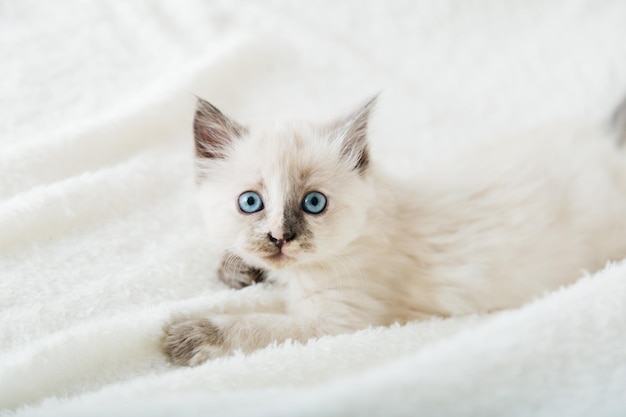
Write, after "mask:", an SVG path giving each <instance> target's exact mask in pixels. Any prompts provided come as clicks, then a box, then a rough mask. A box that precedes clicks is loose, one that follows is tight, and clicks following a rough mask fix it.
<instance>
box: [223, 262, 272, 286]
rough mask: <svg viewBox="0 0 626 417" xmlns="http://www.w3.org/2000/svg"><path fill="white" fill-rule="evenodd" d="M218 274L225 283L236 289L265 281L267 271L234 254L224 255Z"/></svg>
mask: <svg viewBox="0 0 626 417" xmlns="http://www.w3.org/2000/svg"><path fill="white" fill-rule="evenodd" d="M217 275H218V277H219V279H220V280H221V281H222V282H223V283H224V284H226V285H228V286H229V287H231V288H236V289H240V288H243V287H247V286H248V285H252V284H254V283H255V282H263V281H265V271H263V270H262V269H259V268H254V267H252V266H249V265H247V264H246V263H244V262H243V260H242V259H241V258H239V257H238V256H235V255H232V254H227V255H226V256H224V259H223V260H222V265H221V266H220V269H219V271H217Z"/></svg>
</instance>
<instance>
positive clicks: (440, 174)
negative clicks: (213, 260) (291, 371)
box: [164, 98, 626, 365]
mask: <svg viewBox="0 0 626 417" xmlns="http://www.w3.org/2000/svg"><path fill="white" fill-rule="evenodd" d="M375 101H376V99H375V98H374V99H372V100H370V101H369V102H367V103H366V104H365V105H363V106H362V107H360V108H359V109H358V110H357V111H355V112H354V113H352V114H351V115H349V116H348V117H346V118H344V119H342V120H340V121H338V122H334V123H328V124H321V125H316V124H312V123H290V124H269V125H258V126H249V127H248V126H243V125H240V124H238V123H237V122H235V121H233V120H231V119H229V118H228V117H226V116H225V115H224V114H222V113H221V112H220V111H219V110H218V109H217V108H215V107H214V106H212V105H211V104H209V103H208V102H206V101H204V100H202V99H199V101H198V107H197V111H196V114H195V120H194V135H195V145H196V162H197V173H198V183H199V184H198V185H199V187H198V200H199V204H200V208H201V210H202V211H203V213H204V215H205V220H206V223H207V224H208V230H209V233H210V234H211V236H212V239H213V240H214V242H215V243H216V245H217V246H219V248H220V250H222V251H223V256H224V258H223V259H224V260H223V262H222V266H221V269H220V272H219V276H220V278H221V279H222V280H223V281H224V282H226V283H227V284H229V285H231V286H233V287H236V288H240V287H242V286H246V285H249V284H251V283H254V282H257V281H262V280H264V279H265V278H266V277H267V278H268V280H269V281H271V282H272V283H273V284H272V285H268V289H267V290H268V291H270V292H271V294H274V295H277V297H278V300H279V301H278V302H276V303H274V304H272V303H266V304H265V305H263V306H257V307H255V306H246V308H247V310H248V312H244V311H243V310H242V312H240V313H232V314H209V315H206V316H197V317H187V318H183V319H179V320H176V321H174V322H173V323H171V324H169V325H168V326H167V328H166V335H165V341H164V349H165V351H166V353H167V355H168V356H169V358H170V359H171V361H172V362H173V363H175V364H181V365H195V364H199V363H201V362H203V361H205V360H207V359H210V358H215V357H218V356H222V355H226V354H228V353H230V352H232V351H233V350H235V349H241V350H243V351H244V352H250V351H253V350H255V349H259V348H262V347H265V346H267V345H268V344H270V343H272V342H274V341H276V342H283V341H285V340H287V339H292V340H297V341H300V342H306V341H307V340H309V339H311V338H315V337H319V336H322V335H333V334H338V333H344V332H351V331H355V330H358V329H363V328H366V327H368V326H387V325H390V324H392V323H396V322H398V323H406V322H408V321H410V320H415V319H420V318H425V317H428V316H432V315H437V316H453V315H459V314H467V313H481V312H489V311H494V310H498V309H503V308H510V307H515V306H519V305H521V304H523V303H524V302H527V301H529V300H531V299H532V298H533V297H536V296H538V295H541V294H542V293H543V292H545V291H548V290H552V289H556V288H558V287H560V286H562V285H565V284H568V283H571V282H573V281H574V280H576V279H577V278H579V277H580V276H581V275H582V274H583V271H584V270H589V271H592V270H597V269H599V268H601V267H602V266H603V265H604V264H605V263H606V262H607V260H610V259H621V258H623V257H624V256H626V233H625V231H626V215H624V213H626V158H625V157H624V155H623V154H622V153H621V152H620V151H618V150H617V149H616V147H615V145H614V144H611V143H610V142H609V141H606V140H604V139H603V138H602V137H599V136H600V135H599V134H596V133H595V132H593V131H591V132H585V131H584V130H583V131H575V132H573V133H564V132H563V131H560V130H553V131H551V130H548V131H544V132H536V133H534V134H533V135H531V137H528V138H524V139H523V140H517V141H509V142H504V141H500V142H496V143H492V144H487V145H484V146H482V147H477V148H476V149H475V150H473V151H471V152H467V153H465V154H464V155H461V157H460V158H458V160H456V161H455V162H451V163H449V164H445V166H440V167H438V168H433V169H432V170H430V172H429V175H428V177H427V178H423V177H418V178H416V179H415V180H414V181H413V182H412V183H411V184H410V185H406V184H402V183H400V182H399V181H397V180H392V179H390V178H388V177H387V176H385V175H384V174H383V173H382V172H381V171H379V170H378V168H377V167H376V165H375V163H374V161H372V160H371V158H370V150H369V148H368V138H367V130H368V129H367V127H368V119H369V117H370V113H371V111H372V108H373V107H374V104H375ZM268 294H270V293H268ZM255 309H256V310H255ZM250 311H251V312H250Z"/></svg>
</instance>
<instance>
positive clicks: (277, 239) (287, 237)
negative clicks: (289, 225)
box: [267, 232, 296, 249]
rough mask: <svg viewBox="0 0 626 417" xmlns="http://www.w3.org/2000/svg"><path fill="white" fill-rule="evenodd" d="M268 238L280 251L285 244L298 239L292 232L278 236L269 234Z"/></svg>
mask: <svg viewBox="0 0 626 417" xmlns="http://www.w3.org/2000/svg"><path fill="white" fill-rule="evenodd" d="M267 238H268V239H269V240H270V242H272V243H273V244H274V246H276V247H277V248H278V249H281V248H282V247H283V245H284V244H285V243H288V242H291V241H292V240H294V239H295V238H296V234H295V233H292V232H288V233H280V234H278V233H276V236H275V235H274V234H273V233H272V232H270V233H268V234H267Z"/></svg>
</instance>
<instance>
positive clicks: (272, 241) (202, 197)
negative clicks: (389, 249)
mask: <svg viewBox="0 0 626 417" xmlns="http://www.w3.org/2000/svg"><path fill="white" fill-rule="evenodd" d="M374 102H375V98H374V99H372V100H370V101H369V102H367V103H366V104H365V105H364V106H362V107H361V108H359V109H358V110H357V111H356V112H354V113H352V114H351V115H350V116H348V117H347V118H345V119H343V120H340V121H338V122H335V123H332V124H328V125H319V126H316V125H313V124H307V123H291V124H284V123H280V124H274V125H259V126H249V127H248V126H243V125H240V124H238V123H237V122H235V121H233V120H231V119H229V118H228V117H226V116H225V115H224V114H223V113H221V112H220V111H219V110H218V109H217V108H215V107H214V106H212V105H211V104H209V103H208V102H206V101H204V100H202V99H199V100H198V107H197V110H196V115H195V120H194V136H195V145H196V163H197V175H198V182H199V193H198V196H199V203H200V208H201V210H202V212H203V214H204V217H205V220H206V222H207V224H208V227H209V233H211V237H212V239H214V241H215V242H216V243H217V244H218V245H219V248H220V249H221V250H225V251H228V252H231V253H233V254H235V255H238V256H240V257H241V258H242V259H244V261H246V262H247V263H249V264H251V265H255V266H259V267H263V268H267V269H280V268H286V267H293V266H298V265H307V264H314V263H317V262H324V261H325V260H329V259H332V257H333V256H334V255H339V254H341V253H342V252H343V251H344V250H345V249H346V247H347V245H348V244H349V243H350V242H352V241H354V240H355V239H356V238H357V237H358V236H359V235H360V234H361V233H362V231H363V228H364V226H365V222H366V218H367V211H368V209H369V207H371V205H372V203H373V196H374V192H373V189H372V186H371V185H370V181H369V179H370V175H369V171H370V167H369V153H368V146H367V123H368V117H369V113H370V110H371V109H372V107H373V105H374Z"/></svg>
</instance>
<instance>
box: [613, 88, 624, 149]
mask: <svg viewBox="0 0 626 417" xmlns="http://www.w3.org/2000/svg"><path fill="white" fill-rule="evenodd" d="M611 127H612V130H613V132H615V138H616V140H617V145H618V146H624V145H626V97H625V98H624V99H623V100H622V101H621V102H620V104H619V105H618V106H617V108H616V109H615V111H614V112H613V116H612V117H611Z"/></svg>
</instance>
